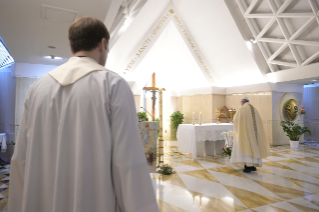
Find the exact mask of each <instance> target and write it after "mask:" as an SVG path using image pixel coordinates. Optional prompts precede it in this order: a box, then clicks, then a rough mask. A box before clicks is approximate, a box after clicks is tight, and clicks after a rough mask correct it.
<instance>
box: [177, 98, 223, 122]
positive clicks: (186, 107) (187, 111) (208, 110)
mask: <svg viewBox="0 0 319 212" xmlns="http://www.w3.org/2000/svg"><path fill="white" fill-rule="evenodd" d="M176 98H177V110H179V111H180V112H181V113H183V114H184V116H185V123H191V121H192V119H193V112H195V120H196V121H198V120H199V113H200V112H201V113H202V121H203V122H204V123H212V122H216V120H217V119H216V114H215V110H216V109H217V108H220V109H221V108H223V107H224V106H225V95H217V94H204V95H194V96H181V97H176Z"/></svg>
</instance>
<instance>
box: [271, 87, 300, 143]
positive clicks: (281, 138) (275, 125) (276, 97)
mask: <svg viewBox="0 0 319 212" xmlns="http://www.w3.org/2000/svg"><path fill="white" fill-rule="evenodd" d="M285 94H287V93H285V92H275V91H273V92H272V102H273V104H272V108H273V109H272V120H271V125H272V129H273V144H274V145H284V144H289V138H288V137H287V136H286V133H285V132H283V130H282V127H281V126H280V122H281V121H283V120H282V119H281V116H280V114H281V113H282V107H281V104H282V103H281V100H282V98H283V97H284V95H285ZM289 95H292V96H293V97H294V98H295V99H296V100H297V102H298V103H299V106H300V107H302V106H303V94H302V93H297V92H292V93H289ZM303 118H304V117H303V115H299V116H298V117H297V119H296V121H294V122H295V123H297V124H299V125H300V126H303ZM300 143H304V136H301V138H300Z"/></svg>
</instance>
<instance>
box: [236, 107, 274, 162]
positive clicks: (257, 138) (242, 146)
mask: <svg viewBox="0 0 319 212" xmlns="http://www.w3.org/2000/svg"><path fill="white" fill-rule="evenodd" d="M234 128H235V131H234V144H233V148H232V154H231V159H230V162H231V163H237V164H241V165H244V164H245V165H247V166H256V167H261V166H262V158H264V157H267V156H268V155H269V151H270V148H269V144H268V142H267V139H266V134H265V131H264V126H263V123H262V121H261V118H260V116H259V113H258V111H257V109H256V108H255V107H254V106H252V105H251V104H250V103H245V104H244V105H243V106H242V107H240V108H239V109H238V111H237V112H236V114H235V116H234Z"/></svg>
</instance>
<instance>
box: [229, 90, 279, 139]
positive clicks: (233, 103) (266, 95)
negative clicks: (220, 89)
mask: <svg viewBox="0 0 319 212" xmlns="http://www.w3.org/2000/svg"><path fill="white" fill-rule="evenodd" d="M244 96H246V97H247V98H249V101H250V103H251V104H252V105H253V106H254V107H255V108H256V109H257V111H258V112H259V115H260V117H261V119H262V121H263V124H264V129H265V132H266V136H267V140H268V142H269V144H271V145H273V129H272V124H271V123H272V121H271V120H272V92H271V91H268V92H254V93H245V94H231V95H226V106H227V107H228V108H234V109H238V108H239V107H240V106H241V105H240V100H241V98H242V97H244Z"/></svg>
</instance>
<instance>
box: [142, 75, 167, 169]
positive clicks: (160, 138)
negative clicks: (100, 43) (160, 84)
mask: <svg viewBox="0 0 319 212" xmlns="http://www.w3.org/2000/svg"><path fill="white" fill-rule="evenodd" d="M143 90H147V91H151V92H152V93H153V95H152V102H153V104H152V116H153V121H155V106H156V99H157V98H156V92H157V91H159V104H160V111H159V112H160V117H159V118H160V121H159V125H160V126H159V128H160V129H159V135H158V141H159V155H158V157H159V164H158V167H159V166H160V164H162V163H164V145H163V143H164V142H163V141H164V139H163V95H162V94H163V91H165V88H157V87H156V83H155V73H153V75H152V87H144V88H143Z"/></svg>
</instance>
